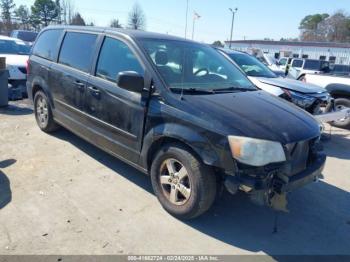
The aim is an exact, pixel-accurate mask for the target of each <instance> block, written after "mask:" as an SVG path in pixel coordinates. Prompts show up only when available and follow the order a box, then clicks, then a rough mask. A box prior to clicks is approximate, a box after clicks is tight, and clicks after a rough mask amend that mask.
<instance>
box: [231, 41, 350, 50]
mask: <svg viewBox="0 0 350 262" xmlns="http://www.w3.org/2000/svg"><path fill="white" fill-rule="evenodd" d="M230 43H231V44H250V45H254V44H260V45H283V46H288V45H289V46H303V47H325V48H350V43H336V42H301V41H300V42H299V41H269V40H235V41H225V44H230Z"/></svg>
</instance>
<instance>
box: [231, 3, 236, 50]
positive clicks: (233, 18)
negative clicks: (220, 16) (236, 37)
mask: <svg viewBox="0 0 350 262" xmlns="http://www.w3.org/2000/svg"><path fill="white" fill-rule="evenodd" d="M229 10H230V11H231V12H232V24H231V36H230V45H229V48H230V49H231V44H232V38H233V25H234V23H235V14H236V12H237V11H238V8H236V9H235V10H233V9H232V8H229Z"/></svg>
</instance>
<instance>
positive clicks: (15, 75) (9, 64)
mask: <svg viewBox="0 0 350 262" xmlns="http://www.w3.org/2000/svg"><path fill="white" fill-rule="evenodd" d="M30 48H31V47H30V46H29V45H28V44H27V43H25V42H23V41H22V40H19V39H16V38H11V37H7V36H0V56H1V57H5V58H6V69H7V70H8V72H9V78H8V81H9V87H10V92H9V95H10V98H18V99H21V98H22V97H26V96H27V89H26V81H27V80H26V79H27V68H26V67H27V61H28V58H29V54H30Z"/></svg>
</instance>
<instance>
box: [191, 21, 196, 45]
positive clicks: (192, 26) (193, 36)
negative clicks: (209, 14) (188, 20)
mask: <svg viewBox="0 0 350 262" xmlns="http://www.w3.org/2000/svg"><path fill="white" fill-rule="evenodd" d="M195 23H196V17H193V26H192V40H193V39H194V25H195Z"/></svg>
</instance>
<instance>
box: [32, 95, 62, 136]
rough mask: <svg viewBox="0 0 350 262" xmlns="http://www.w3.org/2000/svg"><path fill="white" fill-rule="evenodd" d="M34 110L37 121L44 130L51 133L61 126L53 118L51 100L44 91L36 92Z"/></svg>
mask: <svg viewBox="0 0 350 262" xmlns="http://www.w3.org/2000/svg"><path fill="white" fill-rule="evenodd" d="M34 112H35V119H36V122H37V124H38V126H39V128H40V129H41V130H42V131H44V132H46V133H51V132H54V131H56V130H57V129H58V128H59V126H58V125H57V123H56V122H55V121H54V119H53V115H52V110H51V107H50V104H49V100H48V98H47V96H46V94H45V93H44V92H42V91H38V92H36V93H35V96H34Z"/></svg>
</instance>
